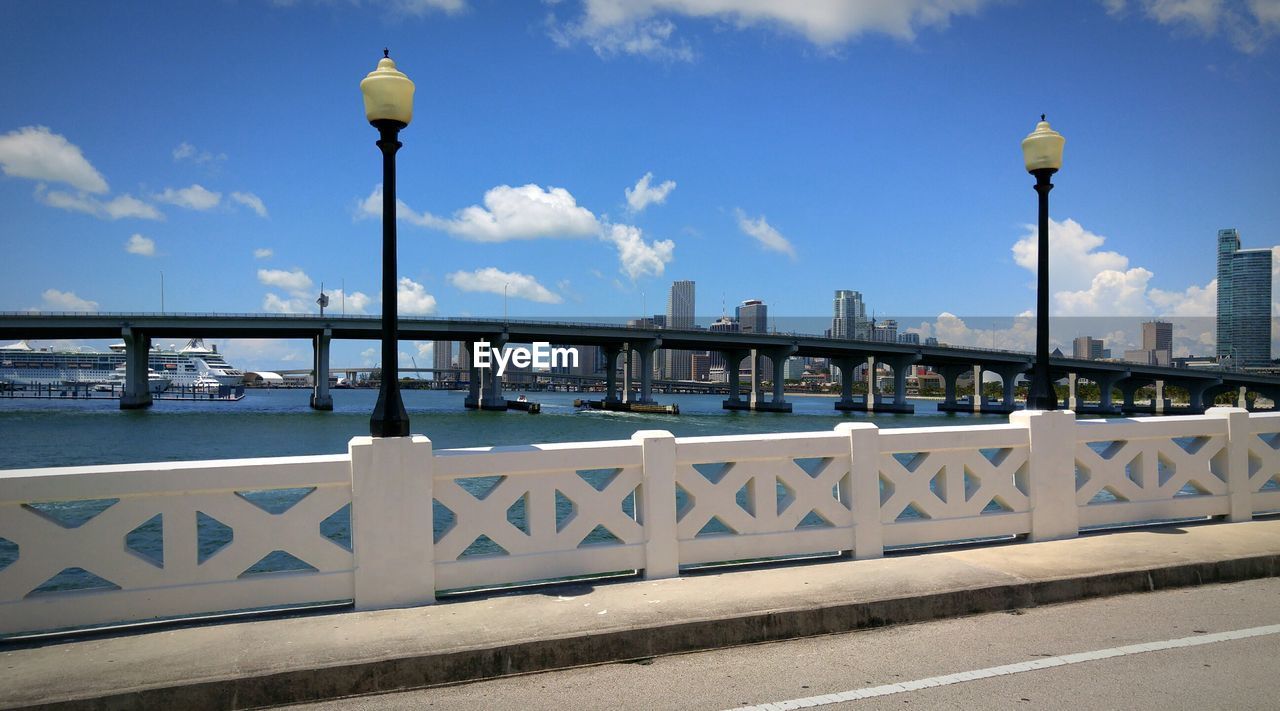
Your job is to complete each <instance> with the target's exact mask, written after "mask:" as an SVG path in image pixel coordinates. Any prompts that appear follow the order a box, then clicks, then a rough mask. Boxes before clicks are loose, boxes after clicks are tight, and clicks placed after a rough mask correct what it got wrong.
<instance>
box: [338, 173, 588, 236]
mask: <svg viewBox="0 0 1280 711" xmlns="http://www.w3.org/2000/svg"><path fill="white" fill-rule="evenodd" d="M356 216H357V218H362V217H381V216H382V186H381V185H378V186H376V187H374V189H373V192H372V193H370V195H369V197H367V198H365V199H364V200H362V201H361V202H360V203H359V205H358V206H357V209H356ZM396 217H397V218H398V219H400V220H404V221H406V222H409V223H411V224H415V225H418V226H419V227H428V228H431V229H437V230H443V231H445V232H448V233H449V234H452V235H454V236H457V237H461V238H463V239H466V240H470V241H473V242H506V241H509V240H516V239H539V238H543V237H552V238H554V237H587V236H591V235H595V234H598V233H599V232H600V223H599V221H598V220H596V217H595V215H593V214H592V213H591V211H590V210H588V209H586V208H585V207H580V206H579V205H578V203H577V201H576V200H575V199H574V197H573V195H571V194H570V193H569V191H568V190H565V189H564V188H555V187H547V188H545V189H544V188H542V187H540V186H537V185H533V184H529V185H522V186H520V187H518V188H513V187H511V186H510V185H499V186H497V187H495V188H492V189H490V190H489V191H488V192H486V193H485V194H484V206H483V207H481V206H480V205H472V206H470V207H465V208H463V209H461V210H458V211H457V212H455V213H454V215H453V217H452V218H451V219H445V218H441V217H436V216H435V215H432V214H431V213H429V212H422V213H419V212H417V211H415V210H414V209H413V208H411V207H409V206H408V205H407V204H405V203H404V201H402V200H397V201H396Z"/></svg>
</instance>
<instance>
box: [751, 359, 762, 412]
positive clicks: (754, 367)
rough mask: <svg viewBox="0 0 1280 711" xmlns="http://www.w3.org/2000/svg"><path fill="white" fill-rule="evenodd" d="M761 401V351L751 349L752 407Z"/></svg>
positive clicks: (754, 407)
mask: <svg viewBox="0 0 1280 711" xmlns="http://www.w3.org/2000/svg"><path fill="white" fill-rule="evenodd" d="M758 402H760V351H758V350H756V349H755V348H752V349H751V409H752V410H754V409H756V403H758Z"/></svg>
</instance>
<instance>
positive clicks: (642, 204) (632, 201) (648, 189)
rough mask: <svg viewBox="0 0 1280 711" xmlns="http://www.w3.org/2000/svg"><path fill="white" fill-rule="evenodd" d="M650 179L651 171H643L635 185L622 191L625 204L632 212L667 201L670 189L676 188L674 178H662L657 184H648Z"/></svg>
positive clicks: (651, 178)
mask: <svg viewBox="0 0 1280 711" xmlns="http://www.w3.org/2000/svg"><path fill="white" fill-rule="evenodd" d="M651 180H653V173H645V174H644V176H643V177H641V178H640V180H638V181H636V185H635V187H633V188H627V189H626V190H625V191H624V192H625V193H626V195H627V205H629V206H630V207H631V211H632V212H640V211H641V210H643V209H645V208H646V207H648V206H650V205H661V204H662V203H664V202H666V201H667V196H668V195H670V194H671V191H672V190H675V189H676V181H674V180H664V181H662V183H661V184H659V185H650V184H649V183H650V181H651Z"/></svg>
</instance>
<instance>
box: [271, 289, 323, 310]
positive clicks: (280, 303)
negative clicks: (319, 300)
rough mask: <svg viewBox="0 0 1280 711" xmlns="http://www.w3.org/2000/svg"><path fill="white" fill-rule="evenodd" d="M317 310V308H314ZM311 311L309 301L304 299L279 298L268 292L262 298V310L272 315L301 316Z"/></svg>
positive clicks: (298, 297) (275, 294)
mask: <svg viewBox="0 0 1280 711" xmlns="http://www.w3.org/2000/svg"><path fill="white" fill-rule="evenodd" d="M316 308H319V307H316ZM311 309H312V306H311V301H310V299H307V298H306V297H300V296H294V297H286V296H280V295H279V294H277V293H275V292H274V291H268V292H267V293H266V294H264V295H263V296H262V310H263V311H265V312H267V313H272V314H303V313H307V312H308V311H310V310H311Z"/></svg>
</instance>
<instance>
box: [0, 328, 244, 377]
mask: <svg viewBox="0 0 1280 711" xmlns="http://www.w3.org/2000/svg"><path fill="white" fill-rule="evenodd" d="M108 349H109V350H106V351H96V350H93V349H91V348H81V349H79V350H67V351H55V350H52V349H47V348H42V349H37V348H32V347H31V346H30V345H29V344H28V343H27V342H26V341H19V342H17V343H14V344H11V345H7V346H0V381H3V382H9V383H13V384H14V385H60V384H64V383H93V384H96V383H108V382H111V381H112V380H113V379H114V377H115V374H116V369H117V368H119V367H120V366H122V365H124V355H125V354H124V349H125V345H124V344H123V343H116V344H114V345H111V346H109V347H108ZM149 361H150V362H149V366H150V368H151V370H153V371H155V372H156V374H158V375H159V376H160V377H162V378H164V379H165V380H167V381H168V382H169V383H170V384H171V385H174V386H179V387H193V386H197V385H200V384H205V383H209V382H210V379H212V380H216V381H217V382H218V383H219V384H222V385H239V384H240V383H241V382H242V381H243V380H244V371H243V370H240V369H239V368H236V367H233V366H232V365H230V364H229V363H227V361H226V359H225V358H223V357H222V354H221V353H219V352H218V348H217V346H214V347H213V348H208V347H206V346H205V345H204V341H203V340H202V339H199V338H193V339H191V340H190V341H188V342H187V345H186V346H184V347H182V348H180V349H178V350H173V348H172V346H171V347H170V348H169V349H167V350H166V349H163V348H161V347H160V346H158V345H154V346H152V348H151V355H150V359H149Z"/></svg>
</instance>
